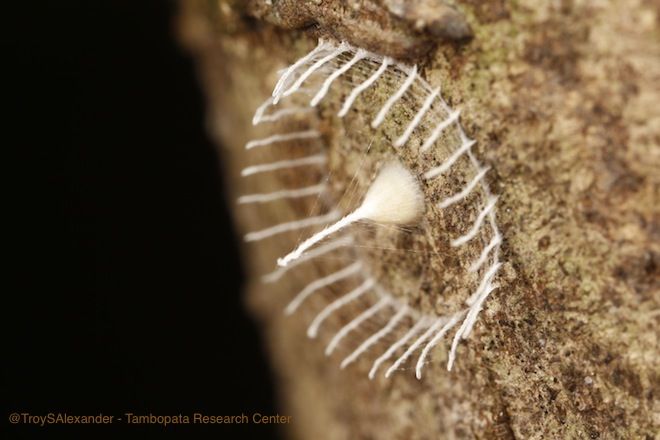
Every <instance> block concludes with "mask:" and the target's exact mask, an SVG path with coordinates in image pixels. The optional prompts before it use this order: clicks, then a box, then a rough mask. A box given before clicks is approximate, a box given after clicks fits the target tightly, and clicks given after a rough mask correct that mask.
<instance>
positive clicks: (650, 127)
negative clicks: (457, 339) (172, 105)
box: [179, 0, 660, 440]
mask: <svg viewBox="0 0 660 440" xmlns="http://www.w3.org/2000/svg"><path fill="white" fill-rule="evenodd" d="M179 24H180V26H179V36H180V40H181V41H182V42H183V43H184V44H185V46H186V47H187V48H188V49H189V50H190V51H191V52H192V53H194V56H195V59H196V61H197V63H198V68H199V74H200V78H201V80H202V83H203V86H204V89H205V91H206V94H207V97H208V127H209V130H210V132H211V133H212V134H213V136H214V137H215V138H216V139H217V141H218V145H221V146H222V151H221V153H222V154H221V155H222V165H223V167H224V171H225V176H226V179H227V182H228V188H230V191H231V194H230V195H231V196H232V197H237V196H239V195H241V194H245V193H250V192H253V191H251V189H254V188H250V187H249V185H250V184H249V182H248V183H246V181H245V180H244V179H241V178H240V175H239V171H240V170H241V169H242V168H243V167H245V166H246V165H248V164H249V163H248V159H247V157H246V152H245V149H244V148H243V147H244V145H245V143H246V142H247V141H248V140H250V139H252V138H255V137H258V135H257V133H258V132H257V131H255V130H256V129H255V128H254V127H253V126H252V125H251V118H252V114H253V112H254V110H255V108H256V107H257V106H258V105H259V104H261V102H263V100H264V98H265V97H266V96H268V95H269V94H270V91H271V90H272V86H273V85H274V83H275V81H276V79H277V77H276V72H277V71H278V70H279V69H281V68H283V67H285V66H286V65H288V64H290V63H292V62H293V61H295V60H296V59H297V58H298V57H299V56H302V55H303V54H305V53H306V52H307V51H309V50H310V49H311V48H312V47H314V45H315V44H316V39H317V38H318V37H319V36H321V37H332V38H335V39H338V40H346V41H348V42H349V43H351V44H353V45H355V46H359V47H364V48H366V49H369V50H372V51H374V52H378V53H381V54H384V55H390V56H393V57H395V58H399V59H406V60H407V61H409V62H411V63H417V64H418V65H420V66H421V67H422V68H423V71H424V74H425V76H426V78H428V79H429V80H430V81H433V80H435V83H437V84H442V86H443V89H442V94H443V96H444V97H445V98H446V99H447V100H448V101H450V102H451V103H452V105H454V106H458V107H461V108H463V109H465V110H466V111H464V112H463V113H462V115H461V118H462V122H463V125H464V127H465V129H466V131H467V132H468V134H469V135H470V136H472V137H473V138H475V139H476V140H477V143H476V145H475V152H476V153H477V155H478V156H479V157H480V158H481V159H482V160H483V161H484V162H485V163H487V164H489V165H490V166H491V167H492V168H493V171H492V172H491V174H490V176H489V182H490V185H491V189H492V190H493V192H495V193H496V194H498V195H499V196H500V198H499V203H498V211H497V218H498V222H499V225H500V228H501V230H502V234H503V236H504V239H505V241H504V244H503V248H502V252H503V257H502V259H503V260H504V261H505V262H506V265H505V268H504V270H503V275H502V276H501V278H502V280H501V282H500V288H499V289H498V290H496V291H495V292H494V293H493V294H492V296H491V298H490V299H489V301H488V303H487V304H486V309H485V310H484V312H482V314H481V316H480V318H479V319H480V321H479V323H478V324H477V326H476V327H475V330H474V332H473V333H472V335H471V336H470V338H469V339H468V340H467V342H466V343H464V344H463V345H462V347H461V348H460V349H459V352H460V360H459V362H458V363H457V365H456V367H455V368H454V369H453V370H452V371H451V372H447V371H446V370H445V368H444V364H442V363H440V362H438V363H433V364H432V365H430V366H429V368H428V370H427V371H426V373H425V376H424V378H423V379H422V380H421V381H418V380H417V379H415V377H414V375H412V374H398V375H395V376H394V377H392V378H390V379H383V378H379V379H377V380H374V381H369V380H368V379H367V378H366V372H367V371H368V368H369V363H368V362H358V363H357V364H356V365H355V366H354V368H353V367H351V368H347V369H345V370H340V369H339V368H338V365H337V362H336V361H332V360H329V359H328V358H326V357H325V356H324V354H323V350H322V348H319V346H318V344H317V343H316V342H314V341H311V340H308V339H307V338H306V337H305V323H307V322H308V320H309V316H306V315H305V314H304V313H303V314H302V315H300V316H296V317H293V318H286V317H284V316H283V315H282V313H281V312H280V311H281V310H282V308H283V306H284V305H285V304H286V300H287V299H289V298H290V297H291V292H292V291H295V290H299V289H300V285H301V280H300V279H296V278H285V279H283V280H282V281H281V282H280V283H278V284H277V285H268V286H264V285H263V284H261V283H260V282H259V276H260V275H262V274H263V273H266V272H268V271H270V270H271V269H272V267H273V262H274V261H275V260H276V259H277V257H279V256H281V255H282V249H283V247H282V246H281V243H278V242H275V243H274V244H272V245H268V244H264V245H262V247H260V248H259V251H258V252H256V251H255V248H254V247H253V246H252V245H246V246H245V247H244V250H243V251H244V252H243V253H244V257H245V258H244V260H245V262H246V264H247V269H248V274H249V278H250V280H251V283H250V286H249V289H248V290H249V292H248V295H247V298H248V303H249V307H250V309H251V310H252V312H253V313H254V315H255V316H257V317H258V320H259V322H260V324H261V325H262V330H263V331H262V333H263V337H264V339H265V341H266V345H267V347H268V350H269V353H270V357H271V359H272V363H273V366H274V370H275V372H276V375H277V386H278V394H279V396H280V400H281V406H282V413H286V414H290V415H292V416H293V423H292V424H291V425H290V426H288V427H287V428H286V429H287V430H288V431H287V434H288V435H289V436H290V437H291V438H299V439H310V438H318V439H321V438H328V439H342V438H378V439H388V438H392V439H394V438H411V439H430V438H433V439H435V438H439V439H440V438H441V439H454V438H484V439H491V438H499V439H513V438H524V439H560V438H561V439H564V438H567V439H583V438H584V439H594V438H600V439H623V438H625V439H628V438H629V439H648V440H650V439H653V438H658V437H657V433H658V432H660V416H659V414H660V404H659V403H658V398H659V396H660V368H659V366H660V355H659V353H658V331H657V329H658V322H659V320H660V313H659V302H660V301H659V299H660V298H659V296H660V268H659V266H658V264H659V254H660V244H659V241H660V240H659V239H660V226H659V221H660V208H659V207H660V197H659V193H660V171H659V170H660V146H659V145H660V105H658V103H659V102H660V87H658V84H660V4H659V3H658V2H657V1H644V0H633V1H631V0H615V1H612V2H601V1H597V0H586V1H582V2H569V1H559V2H557V1H551V0H522V1H517V2H508V1H504V0H494V1H487V2H480V1H474V0H465V1H462V2H457V4H456V5H455V6H454V7H450V6H448V5H446V4H444V3H442V2H440V1H433V2H432V1H424V0H417V1H411V2H402V1H396V0H354V1H350V2H348V1H341V0H325V1H309V2H307V1H306V2H302V1H301V2H298V1H293V0H280V1H272V2H261V1H248V2H242V1H232V0H216V1H212V2H209V1H203V0H188V1H185V0H184V1H182V2H181V11H180V22H179ZM332 129H333V127H330V128H329V130H332ZM278 206H279V207H280V208H281V205H278ZM262 209H263V214H262V215H260V216H255V215H254V211H250V210H242V209H238V208H237V209H235V219H236V224H237V225H238V228H239V230H240V231H241V232H243V233H244V232H248V231H251V230H254V229H258V227H259V226H261V225H263V224H264V218H266V219H268V218H270V219H276V218H278V216H279V215H280V214H279V213H275V212H270V211H269V209H270V208H268V207H264V208H262ZM291 209H294V208H293V207H292V208H291ZM317 264H323V263H322V262H321V263H317ZM312 271H313V270H312ZM311 275H313V274H311ZM311 275H310V276H311Z"/></svg>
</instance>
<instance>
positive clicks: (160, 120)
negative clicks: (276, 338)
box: [0, 1, 277, 439]
mask: <svg viewBox="0 0 660 440" xmlns="http://www.w3.org/2000/svg"><path fill="white" fill-rule="evenodd" d="M174 6H175V5H174V4H173V3H168V2H163V1H149V2H144V1H140V2H131V1H121V2H116V1H113V2H110V1H106V2H86V1H78V2H65V3H60V2H54V3H50V4H48V5H39V6H38V7H37V6H36V5H35V6H33V10H32V11H23V13H22V14H19V15H17V16H12V17H6V19H7V20H10V21H13V22H15V23H18V24H19V25H20V26H21V27H22V31H21V32H18V31H16V32H9V36H8V37H7V38H4V39H3V43H2V44H3V46H4V47H3V49H4V50H3V52H4V53H5V57H6V58H7V55H9V58H10V59H15V61H13V62H12V63H11V64H12V67H17V69H16V70H15V73H16V76H15V78H14V79H13V80H12V81H9V82H8V84H9V85H10V87H11V88H12V89H13V90H12V91H13V92H14V93H15V96H12V98H16V100H15V101H14V100H13V99H11V98H10V102H11V108H12V112H13V114H14V116H18V118H19V119H20V120H21V122H22V123H23V124H21V128H20V129H19V130H18V131H17V136H16V137H15V138H12V139H11V142H10V143H11V145H12V146H13V147H16V148H18V149H19V150H20V152H21V153H23V155H25V156H26V158H27V164H28V170H27V173H23V172H21V177H19V178H18V180H16V181H15V182H14V184H13V185H10V188H9V190H10V192H13V193H15V194H18V196H17V197H16V198H17V199H18V201H19V206H18V208H17V209H16V210H13V211H12V217H17V220H18V223H19V225H18V226H20V229H16V230H15V231H24V232H16V233H15V234H14V235H15V237H16V238H18V240H19V246H18V248H17V251H16V252H12V253H11V259H12V260H13V262H14V263H16V265H17V266H18V267H20V268H22V270H20V271H16V272H15V274H16V275H18V276H19V282H20V284H19V286H18V288H15V289H13V290H12V291H9V292H6V295H7V297H8V298H10V302H9V304H8V305H5V306H3V308H4V309H5V312H6V313H7V314H8V315H9V316H8V317H9V320H6V319H5V320H3V321H5V322H7V323H8V324H9V326H8V328H7V330H6V333H5V334H6V335H7V336H8V338H7V339H8V342H7V344H6V345H5V355H3V359H4V361H3V363H2V364H3V365H2V370H3V375H4V381H3V382H4V384H3V390H2V392H1V393H0V394H1V395H2V397H3V401H4V402H3V403H4V406H5V413H4V414H3V417H2V418H3V422H2V423H3V426H4V428H3V430H4V429H5V428H8V429H9V430H10V432H11V435H10V436H8V437H4V435H3V436H2V438H11V439H15V438H17V439H20V438H33V437H40V438H45V437H50V436H55V435H57V434H65V435H68V436H69V437H68V438H73V437H71V436H70V434H72V433H74V432H75V433H77V432H78V431H79V430H80V428H79V427H75V428H73V427H67V426H46V427H43V428H41V427H38V426H28V425H25V424H16V425H10V424H9V423H8V415H9V414H10V413H13V412H18V413H23V412H25V413H30V414H35V415H44V414H46V413H48V412H55V413H56V412H67V413H70V414H75V415H95V414H98V413H103V414H107V415H114V416H115V418H117V417H122V418H123V419H124V422H125V419H126V417H125V416H124V413H127V412H131V413H135V414H147V415H148V414H150V413H151V414H154V415H179V414H182V415H189V416H192V414H193V413H194V412H200V413H203V414H205V415H223V416H224V415H238V414H241V413H245V414H247V415H251V414H252V413H255V412H259V413H263V414H275V413H276V409H275V407H274V403H273V396H272V388H271V383H270V371H269V369H268V366H267V364H266V361H265V359H264V356H263V353H262V347H261V344H260V341H259V339H258V336H257V334H256V331H255V328H254V325H253V323H252V322H251V321H250V319H249V318H248V317H247V315H246V313H245V311H244V306H243V303H242V299H241V292H240V291H241V287H242V283H243V276H242V268H241V265H240V262H239V257H238V254H237V249H236V241H237V238H236V237H235V236H234V233H233V230H232V225H231V220H230V218H229V214H228V212H227V207H226V204H227V203H231V201H226V200H224V191H223V188H222V176H220V175H219V169H218V164H217V161H218V158H217V155H216V152H215V149H214V147H213V145H212V144H211V142H210V140H209V139H208V137H207V135H206V133H205V130H204V101H203V97H202V93H201V91H200V89H199V86H198V84H197V81H196V76H195V71H194V66H193V64H192V61H191V59H190V58H189V57H188V56H187V55H186V54H185V53H184V51H183V50H182V49H180V48H179V47H178V46H177V44H176V43H175V40H174V37H173V35H172V30H173V16H174V13H175V8H174ZM12 70H13V69H12ZM11 128H16V127H11ZM5 139H6V137H5ZM13 231H14V230H12V232H13ZM7 350H9V352H8V353H7ZM82 431H84V433H86V434H85V436H86V437H87V438H99V437H105V436H108V437H115V438H117V437H116V436H117V435H119V434H120V435H121V437H122V438H133V437H139V438H158V437H160V435H161V434H163V433H165V431H170V432H178V433H180V434H182V436H185V438H201V436H202V434H204V438H206V437H213V438H239V437H244V436H251V437H252V438H261V439H267V438H276V434H277V427H276V426H274V425H257V424H253V423H250V424H247V425H172V426H167V427H163V426H162V425H151V426H144V425H142V426H126V424H125V423H123V422H116V423H114V424H113V425H112V426H88V427H84V428H82V430H81V433H82Z"/></svg>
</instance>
